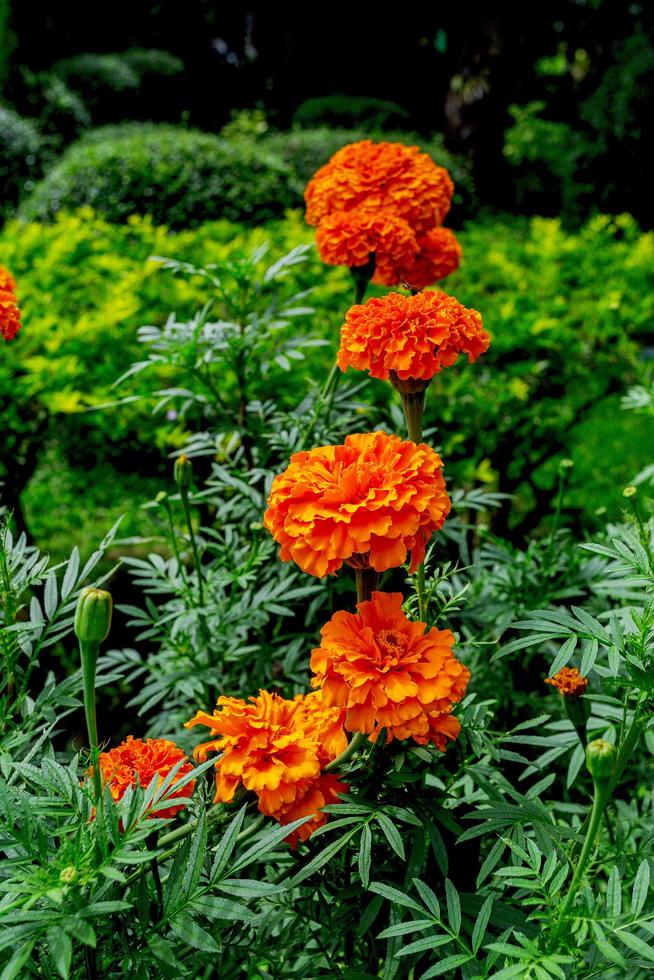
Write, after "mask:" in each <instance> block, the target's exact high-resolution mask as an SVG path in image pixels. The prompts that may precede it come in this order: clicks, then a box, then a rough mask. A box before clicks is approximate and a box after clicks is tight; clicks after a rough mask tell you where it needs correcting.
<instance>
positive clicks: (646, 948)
mask: <svg viewBox="0 0 654 980" xmlns="http://www.w3.org/2000/svg"><path fill="white" fill-rule="evenodd" d="M614 935H615V936H616V937H617V938H618V939H619V940H620V942H622V943H624V945H625V946H627V948H628V949H631V950H633V952H634V953H638V955H639V956H642V957H643V959H644V960H648V961H649V962H650V963H654V946H650V945H648V944H647V943H646V942H644V941H643V940H642V939H639V937H638V936H634V934H633V933H632V932H623V931H622V930H621V929H616V931H615V933H614Z"/></svg>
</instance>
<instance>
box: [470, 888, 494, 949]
mask: <svg viewBox="0 0 654 980" xmlns="http://www.w3.org/2000/svg"><path fill="white" fill-rule="evenodd" d="M492 908H493V896H492V895H489V896H488V898H487V899H486V901H485V902H484V904H483V905H482V907H481V908H480V910H479V915H478V916H477V921H476V922H475V927H474V929H473V930H472V950H473V952H474V953H477V952H478V951H479V949H480V948H481V944H482V942H483V941H484V936H485V935H486V927H487V925H488V921H489V919H490V916H491V911H492Z"/></svg>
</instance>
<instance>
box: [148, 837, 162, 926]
mask: <svg viewBox="0 0 654 980" xmlns="http://www.w3.org/2000/svg"><path fill="white" fill-rule="evenodd" d="M157 837H158V831H156V830H155V831H154V833H152V834H150V835H149V836H148V838H147V840H146V842H145V843H146V846H147V848H148V850H149V851H156V850H157ZM150 870H151V871H152V880H153V881H154V890H155V892H156V893H157V901H156V905H155V915H154V917H153V921H154V923H155V924H156V923H157V922H159V921H160V919H161V917H162V916H163V909H164V899H163V888H162V886H161V875H160V874H159V862H158V860H157V855H156V853H155V854H153V856H152V859H151V861H150Z"/></svg>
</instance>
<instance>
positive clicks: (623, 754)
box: [609, 708, 647, 796]
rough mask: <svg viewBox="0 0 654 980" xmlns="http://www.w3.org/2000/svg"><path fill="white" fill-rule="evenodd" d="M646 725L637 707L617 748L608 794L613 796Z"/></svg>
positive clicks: (644, 718) (645, 719) (645, 720)
mask: <svg viewBox="0 0 654 980" xmlns="http://www.w3.org/2000/svg"><path fill="white" fill-rule="evenodd" d="M646 725H647V718H646V717H645V716H641V715H640V714H639V710H638V708H637V709H636V711H635V713H634V718H633V721H632V722H631V725H630V726H629V730H628V731H627V734H626V735H625V737H624V739H623V741H622V744H621V745H620V748H619V750H618V757H617V759H616V763H615V768H614V770H613V775H612V776H611V781H610V782H609V796H613V793H614V791H615V788H616V786H617V785H618V783H619V782H620V778H621V776H622V773H623V772H624V771H625V769H626V767H627V765H628V764H629V760H630V759H631V756H632V755H633V753H634V749H635V748H636V746H637V745H638V742H639V740H640V736H641V735H642V733H643V731H644V729H645V726H646Z"/></svg>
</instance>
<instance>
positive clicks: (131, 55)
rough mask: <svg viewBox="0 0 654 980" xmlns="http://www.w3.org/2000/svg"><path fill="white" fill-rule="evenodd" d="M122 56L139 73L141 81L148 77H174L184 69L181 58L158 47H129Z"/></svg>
mask: <svg viewBox="0 0 654 980" xmlns="http://www.w3.org/2000/svg"><path fill="white" fill-rule="evenodd" d="M121 57H122V59H123V61H125V62H127V64H128V65H129V66H130V68H132V69H133V70H134V71H135V72H137V73H138V76H139V78H140V80H141V81H143V80H144V79H146V78H150V79H156V78H173V77H174V76H175V75H180V74H181V73H182V72H183V71H184V62H183V61H182V59H181V58H178V57H177V56H176V55H174V54H171V53H170V51H160V50H159V49H158V48H129V50H128V51H125V52H123V54H122V56H121Z"/></svg>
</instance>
